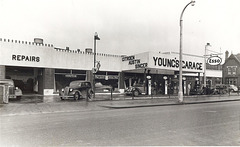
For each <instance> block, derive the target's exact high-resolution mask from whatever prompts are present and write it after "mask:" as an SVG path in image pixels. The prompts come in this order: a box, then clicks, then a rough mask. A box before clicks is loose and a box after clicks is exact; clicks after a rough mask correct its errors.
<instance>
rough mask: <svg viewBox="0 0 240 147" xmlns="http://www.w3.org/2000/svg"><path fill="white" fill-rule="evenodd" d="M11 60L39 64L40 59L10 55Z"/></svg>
mask: <svg viewBox="0 0 240 147" xmlns="http://www.w3.org/2000/svg"><path fill="white" fill-rule="evenodd" d="M12 60H15V61H31V62H40V57H37V56H25V55H12Z"/></svg>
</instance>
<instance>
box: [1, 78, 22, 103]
mask: <svg viewBox="0 0 240 147" xmlns="http://www.w3.org/2000/svg"><path fill="white" fill-rule="evenodd" d="M0 85H4V86H6V87H7V88H8V98H15V99H16V98H17V99H20V98H21V96H22V90H21V89H20V88H18V87H15V86H14V82H13V80H11V79H1V80H0Z"/></svg>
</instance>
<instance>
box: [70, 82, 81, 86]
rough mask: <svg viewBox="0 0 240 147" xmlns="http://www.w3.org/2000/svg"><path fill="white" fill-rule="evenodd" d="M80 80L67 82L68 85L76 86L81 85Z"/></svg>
mask: <svg viewBox="0 0 240 147" xmlns="http://www.w3.org/2000/svg"><path fill="white" fill-rule="evenodd" d="M81 84H82V83H81V82H76V81H73V82H71V83H70V84H69V86H70V87H78V86H81Z"/></svg>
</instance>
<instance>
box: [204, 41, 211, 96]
mask: <svg viewBox="0 0 240 147" xmlns="http://www.w3.org/2000/svg"><path fill="white" fill-rule="evenodd" d="M209 46H211V45H210V43H207V44H206V45H205V52H204V71H203V72H204V73H203V87H204V89H205V90H204V93H205V94H206V86H207V77H206V68H207V67H206V66H207V64H206V56H207V48H208V47H209Z"/></svg>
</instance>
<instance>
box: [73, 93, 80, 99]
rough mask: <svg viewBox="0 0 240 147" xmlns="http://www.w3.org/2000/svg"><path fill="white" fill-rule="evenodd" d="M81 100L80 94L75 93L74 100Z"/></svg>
mask: <svg viewBox="0 0 240 147" xmlns="http://www.w3.org/2000/svg"><path fill="white" fill-rule="evenodd" d="M79 98H80V94H79V92H75V94H74V100H79Z"/></svg>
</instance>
